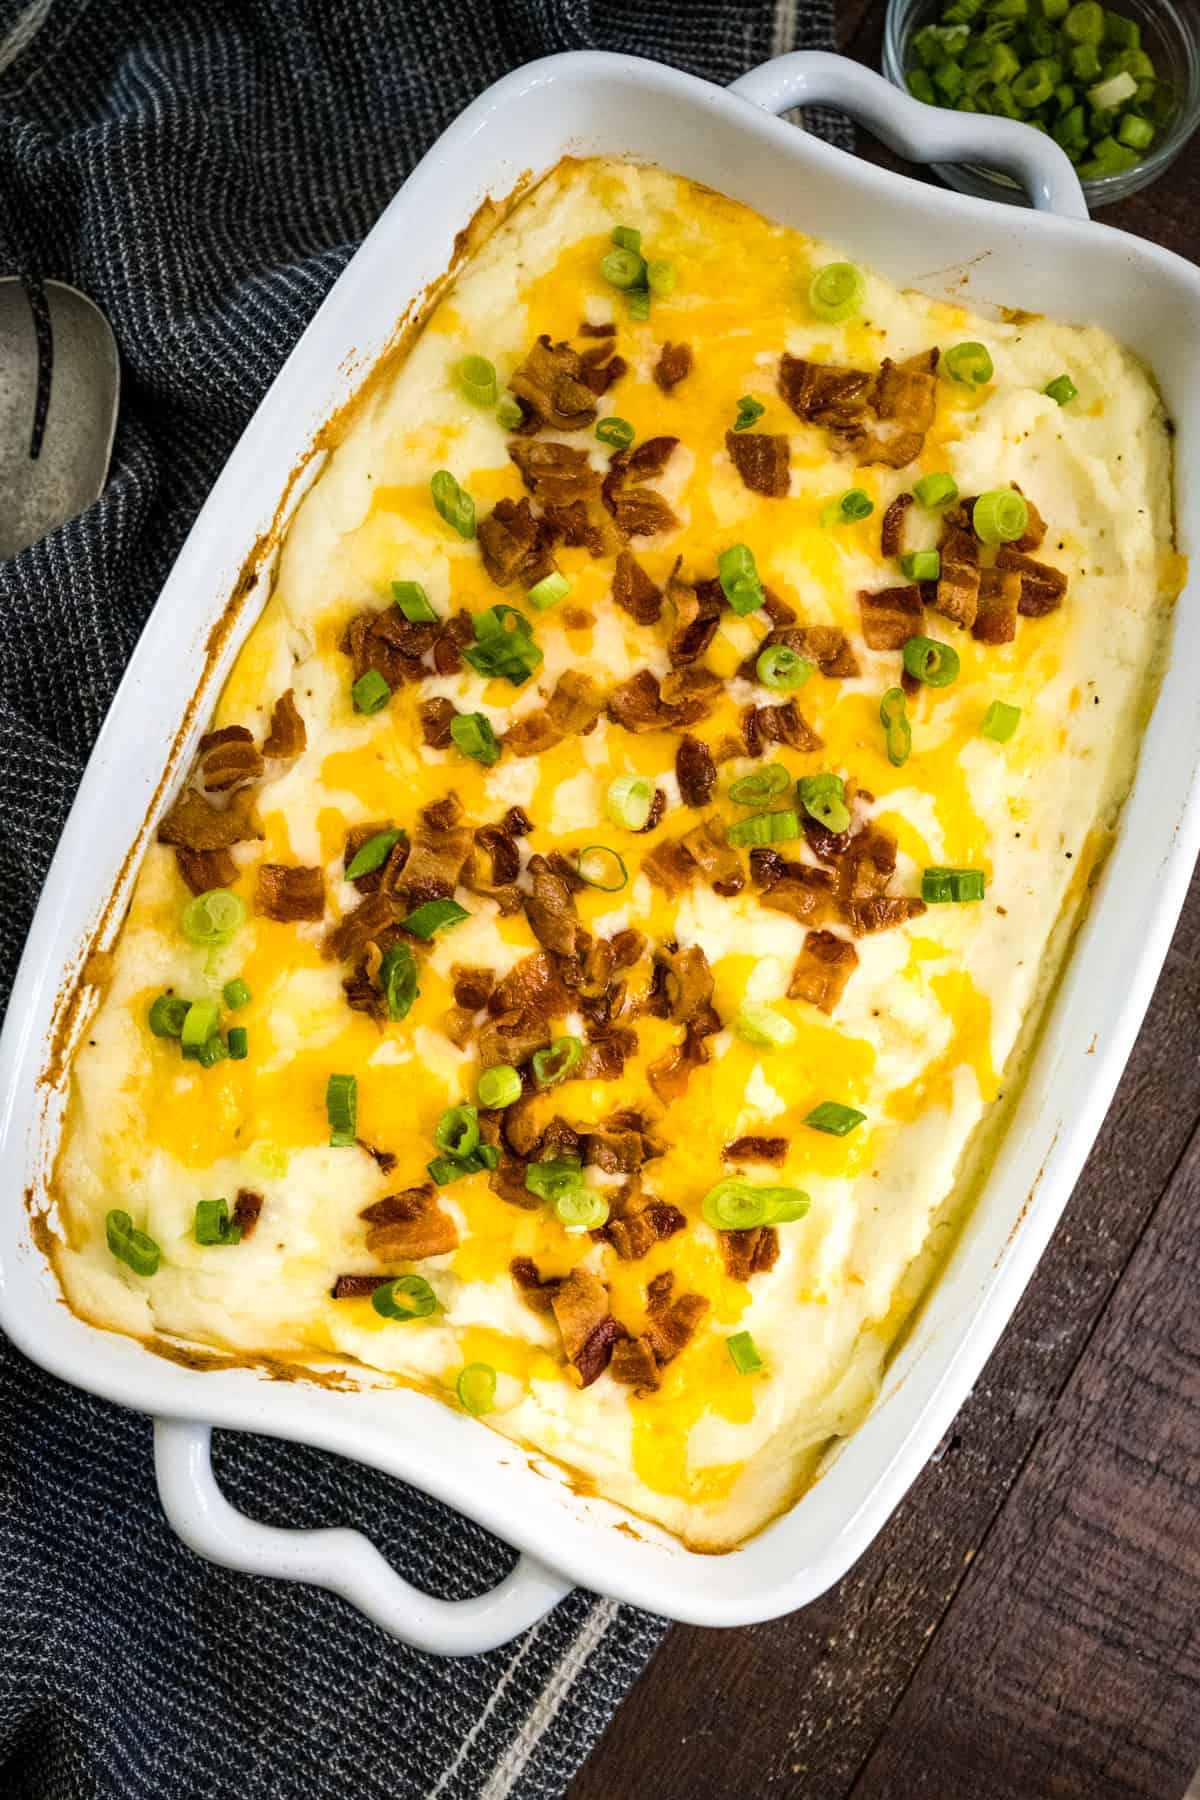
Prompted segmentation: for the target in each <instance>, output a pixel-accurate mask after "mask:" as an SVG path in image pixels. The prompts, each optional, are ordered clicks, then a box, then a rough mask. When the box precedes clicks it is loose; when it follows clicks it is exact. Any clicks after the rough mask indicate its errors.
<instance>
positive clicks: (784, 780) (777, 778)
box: [729, 763, 792, 806]
mask: <svg viewBox="0 0 1200 1800" xmlns="http://www.w3.org/2000/svg"><path fill="white" fill-rule="evenodd" d="M791 782H792V778H791V776H790V774H789V773H788V771H787V770H786V769H785V768H784V766H783V764H782V763H768V764H767V765H766V767H765V768H763V769H755V770H754V771H753V772H752V773H751V774H749V775H739V776H738V778H737V780H736V781H731V782H730V784H729V798H730V799H731V800H732V801H733V804H734V805H735V806H765V805H766V803H767V801H768V800H773V799H774V798H775V796H776V794H782V793H783V792H784V790H785V788H788V787H790V786H791Z"/></svg>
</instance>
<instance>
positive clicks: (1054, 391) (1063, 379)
mask: <svg viewBox="0 0 1200 1800" xmlns="http://www.w3.org/2000/svg"><path fill="white" fill-rule="evenodd" d="M1042 392H1043V394H1047V395H1049V397H1050V399H1051V400H1057V402H1058V404H1059V405H1060V406H1066V405H1067V404H1068V403H1069V402H1070V401H1072V400H1074V399H1075V397H1076V395H1077V394H1078V393H1079V389H1078V388H1077V387H1076V386H1075V383H1074V382H1073V381H1072V380H1071V377H1070V376H1069V375H1056V376H1055V377H1054V380H1053V381H1048V382H1047V383H1046V385H1045V387H1044V388H1043V389H1042Z"/></svg>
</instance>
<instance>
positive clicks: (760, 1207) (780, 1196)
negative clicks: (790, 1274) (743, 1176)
mask: <svg viewBox="0 0 1200 1800" xmlns="http://www.w3.org/2000/svg"><path fill="white" fill-rule="evenodd" d="M811 1204H812V1203H811V1201H810V1200H809V1197H808V1195H807V1194H806V1193H804V1191H803V1190H802V1189H801V1188H789V1187H755V1186H754V1185H753V1184H752V1183H751V1182H749V1181H739V1180H737V1179H732V1180H729V1181H719V1182H718V1183H717V1185H716V1187H714V1188H709V1190H708V1192H707V1194H705V1196H704V1201H703V1205H702V1207H701V1211H702V1212H703V1214H704V1217H705V1220H706V1221H707V1223H708V1224H709V1225H711V1226H712V1227H713V1228H714V1230H716V1231H753V1230H754V1229H755V1228H756V1227H757V1226H759V1225H787V1224H790V1223H791V1221H792V1220H793V1219H802V1218H803V1217H804V1215H805V1213H806V1212H807V1211H808V1209H809V1206H810V1205H811Z"/></svg>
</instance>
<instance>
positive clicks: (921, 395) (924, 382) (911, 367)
mask: <svg viewBox="0 0 1200 1800" xmlns="http://www.w3.org/2000/svg"><path fill="white" fill-rule="evenodd" d="M939 355H940V352H939V351H938V350H937V349H936V347H935V348H934V349H932V350H919V351H918V352H917V354H916V355H915V356H910V357H908V358H906V360H905V361H904V362H899V363H898V362H893V361H892V359H891V357H890V356H885V357H884V359H883V362H882V364H881V365H880V369H879V374H878V375H877V376H876V377H875V385H874V387H873V388H872V390H871V402H870V403H871V405H872V406H873V407H874V409H875V414H876V417H877V418H880V419H885V420H891V419H894V420H896V421H897V423H898V424H900V425H902V426H903V427H904V429H905V430H906V431H919V432H920V433H921V436H922V437H924V435H925V433H926V432H927V431H928V430H929V427H930V426H931V425H932V424H933V420H934V414H935V412H936V410H937V366H938V357H939Z"/></svg>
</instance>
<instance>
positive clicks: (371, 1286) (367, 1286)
mask: <svg viewBox="0 0 1200 1800" xmlns="http://www.w3.org/2000/svg"><path fill="white" fill-rule="evenodd" d="M391 1280H392V1277H391V1276H390V1275H339V1276H338V1277H337V1280H336V1281H335V1282H334V1284H333V1286H332V1288H331V1289H330V1293H331V1294H332V1295H333V1298H334V1299H335V1300H358V1299H360V1298H361V1297H363V1296H365V1295H367V1294H373V1293H374V1292H375V1289H376V1288H377V1287H382V1286H383V1284H384V1282H385V1281H391Z"/></svg>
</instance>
